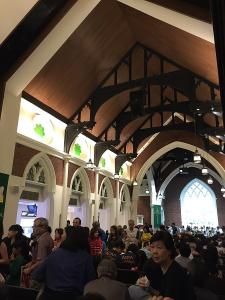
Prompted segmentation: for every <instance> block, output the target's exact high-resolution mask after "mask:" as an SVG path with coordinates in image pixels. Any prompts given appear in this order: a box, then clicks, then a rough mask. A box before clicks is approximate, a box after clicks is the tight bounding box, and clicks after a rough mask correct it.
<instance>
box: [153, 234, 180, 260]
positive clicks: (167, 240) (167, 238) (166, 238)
mask: <svg viewBox="0 0 225 300" xmlns="http://www.w3.org/2000/svg"><path fill="white" fill-rule="evenodd" d="M157 241H162V242H163V244H164V245H165V247H166V249H167V250H169V251H170V252H171V254H170V257H171V258H172V259H174V258H175V257H176V249H175V247H174V243H173V238H172V236H171V235H170V234H169V232H167V231H157V232H156V233H155V234H154V235H153V236H152V237H151V240H150V243H151V244H152V243H154V242H157Z"/></svg>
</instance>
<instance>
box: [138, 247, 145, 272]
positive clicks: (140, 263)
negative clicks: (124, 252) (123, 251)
mask: <svg viewBox="0 0 225 300" xmlns="http://www.w3.org/2000/svg"><path fill="white" fill-rule="evenodd" d="M146 260H147V256H146V254H145V252H144V251H142V250H138V251H137V263H138V270H139V271H141V270H142V269H143V266H144V264H145V262H146Z"/></svg>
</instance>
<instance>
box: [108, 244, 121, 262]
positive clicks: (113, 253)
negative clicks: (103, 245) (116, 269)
mask: <svg viewBox="0 0 225 300" xmlns="http://www.w3.org/2000/svg"><path fill="white" fill-rule="evenodd" d="M124 249H125V244H124V243H123V242H122V241H118V242H117V243H116V244H115V245H114V247H113V248H112V249H111V250H110V251H108V252H107V256H108V257H109V258H111V259H112V260H113V261H116V260H117V257H118V256H119V255H120V254H121V253H123V251H124Z"/></svg>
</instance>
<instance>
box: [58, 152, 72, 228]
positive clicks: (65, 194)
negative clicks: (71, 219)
mask: <svg viewBox="0 0 225 300" xmlns="http://www.w3.org/2000/svg"><path fill="white" fill-rule="evenodd" d="M69 160H70V155H67V156H65V157H64V170H63V171H64V172H63V189H62V206H61V207H62V208H61V218H60V227H62V228H64V227H65V226H66V221H67V211H68V205H69V198H68V197H69V195H68V187H67V182H68V170H69Z"/></svg>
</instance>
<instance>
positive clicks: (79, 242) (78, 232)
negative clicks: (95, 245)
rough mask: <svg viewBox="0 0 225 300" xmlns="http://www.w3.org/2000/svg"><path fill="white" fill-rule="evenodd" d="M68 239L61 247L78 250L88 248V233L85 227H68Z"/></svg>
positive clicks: (73, 250)
mask: <svg viewBox="0 0 225 300" xmlns="http://www.w3.org/2000/svg"><path fill="white" fill-rule="evenodd" d="M65 230H66V239H65V241H64V242H62V244H61V246H60V247H61V248H63V249H66V250H69V251H72V252H76V251H77V250H79V249H81V250H87V249H88V234H87V230H86V229H84V228H83V227H73V226H69V227H67V228H66V229H65Z"/></svg>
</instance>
